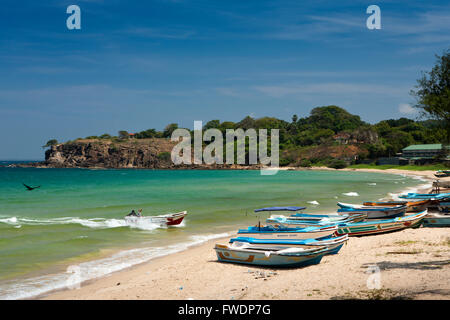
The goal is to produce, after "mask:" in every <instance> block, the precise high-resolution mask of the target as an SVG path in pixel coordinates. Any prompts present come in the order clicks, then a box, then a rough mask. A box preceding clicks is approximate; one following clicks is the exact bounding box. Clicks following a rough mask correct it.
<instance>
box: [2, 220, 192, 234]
mask: <svg viewBox="0 0 450 320" xmlns="http://www.w3.org/2000/svg"><path fill="white" fill-rule="evenodd" d="M183 222H184V221H183ZM0 223H5V224H9V225H12V226H14V227H16V228H19V226H24V225H30V226H42V225H58V224H79V225H81V226H83V227H88V228H93V229H110V228H120V227H129V228H134V229H140V230H147V231H149V230H154V229H157V228H162V227H166V226H165V225H161V224H158V223H154V222H152V221H150V220H148V219H145V218H144V219H139V220H137V219H136V220H126V219H105V218H91V219H82V218H78V217H64V218H52V219H29V218H18V217H9V218H0Z"/></svg>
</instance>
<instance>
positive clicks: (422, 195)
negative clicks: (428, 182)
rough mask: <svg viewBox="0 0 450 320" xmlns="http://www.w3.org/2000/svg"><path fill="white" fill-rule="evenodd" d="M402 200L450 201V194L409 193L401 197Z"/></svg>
mask: <svg viewBox="0 0 450 320" xmlns="http://www.w3.org/2000/svg"><path fill="white" fill-rule="evenodd" d="M399 198H402V199H421V200H444V199H447V198H448V199H450V193H413V192H410V193H407V194H402V195H400V196H399Z"/></svg>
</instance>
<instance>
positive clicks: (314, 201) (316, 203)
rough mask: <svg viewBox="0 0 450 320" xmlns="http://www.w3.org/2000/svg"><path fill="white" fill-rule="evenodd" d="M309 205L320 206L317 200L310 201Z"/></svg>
mask: <svg viewBox="0 0 450 320" xmlns="http://www.w3.org/2000/svg"><path fill="white" fill-rule="evenodd" d="M308 203H310V204H313V205H316V206H318V205H319V204H320V203H319V202H317V201H316V200H313V201H308Z"/></svg>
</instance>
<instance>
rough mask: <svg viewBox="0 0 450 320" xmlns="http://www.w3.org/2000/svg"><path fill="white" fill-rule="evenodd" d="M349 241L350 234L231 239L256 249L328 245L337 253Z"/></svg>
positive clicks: (305, 247)
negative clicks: (291, 237) (300, 238)
mask: <svg viewBox="0 0 450 320" xmlns="http://www.w3.org/2000/svg"><path fill="white" fill-rule="evenodd" d="M347 241H348V235H346V234H345V235H342V236H339V237H334V236H328V237H324V238H320V239H304V240H285V239H255V238H247V237H237V238H232V239H230V242H229V243H230V244H232V245H233V246H236V247H245V248H247V249H255V250H282V249H286V248H303V249H314V248H318V247H326V248H328V249H330V251H329V253H328V254H336V253H338V252H339V250H340V249H341V248H342V246H343V245H344V244H345V243H346V242H347Z"/></svg>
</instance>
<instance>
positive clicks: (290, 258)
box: [214, 244, 331, 268]
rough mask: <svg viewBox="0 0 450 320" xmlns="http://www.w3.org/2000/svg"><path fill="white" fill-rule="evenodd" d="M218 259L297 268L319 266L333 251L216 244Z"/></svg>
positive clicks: (323, 248) (247, 263)
mask: <svg viewBox="0 0 450 320" xmlns="http://www.w3.org/2000/svg"><path fill="white" fill-rule="evenodd" d="M214 249H215V250H216V254H217V259H218V260H219V261H221V262H231V263H239V264H246V265H255V266H264V267H278V268H295V267H305V266H309V265H314V264H319V263H320V261H321V260H322V257H323V256H324V255H326V254H328V253H329V251H331V250H330V249H327V248H326V247H319V248H314V249H303V248H287V249H282V250H267V249H266V250H256V249H247V248H245V247H244V248H240V247H238V246H236V247H233V245H230V244H229V245H223V244H216V246H215V247H214Z"/></svg>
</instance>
